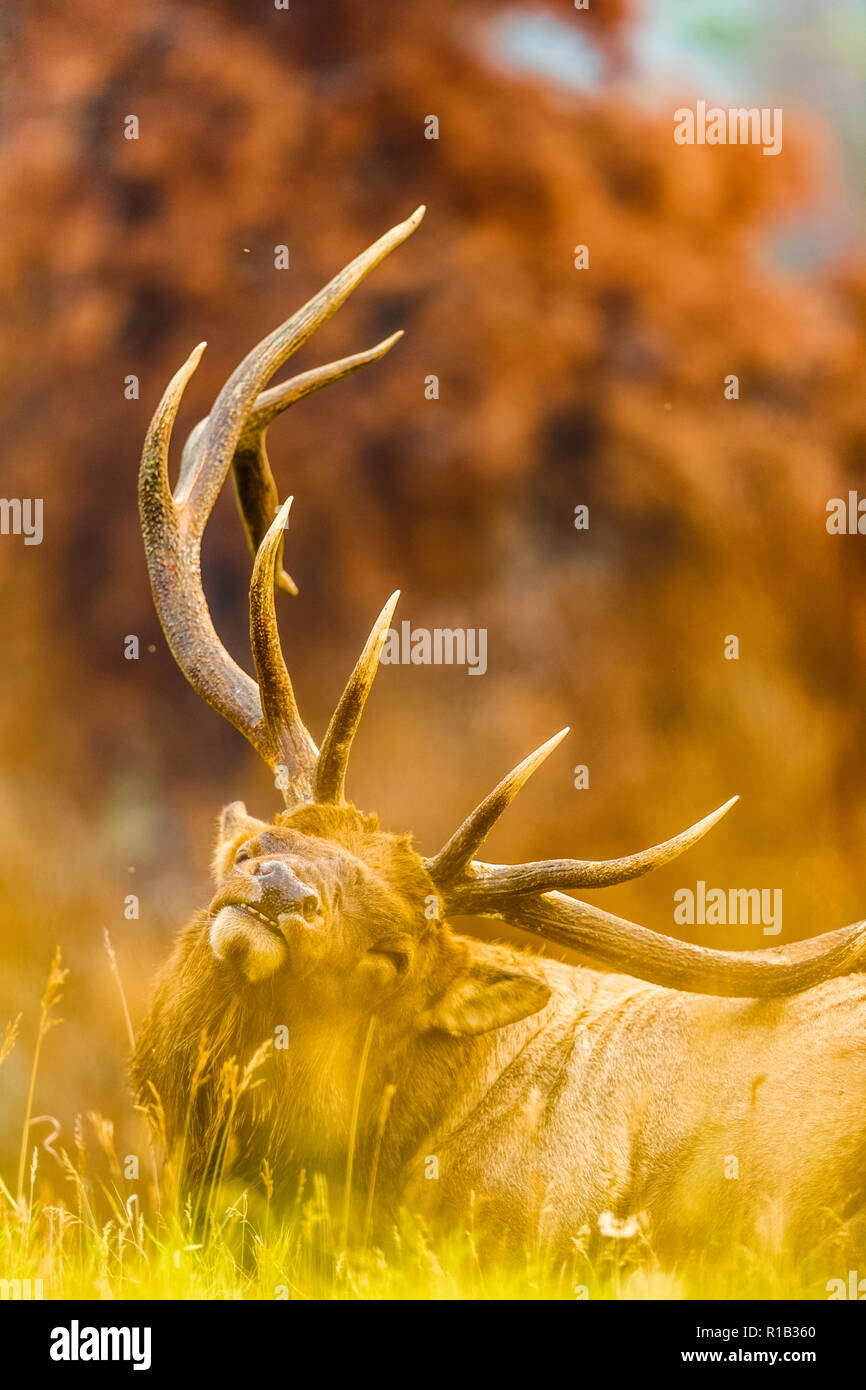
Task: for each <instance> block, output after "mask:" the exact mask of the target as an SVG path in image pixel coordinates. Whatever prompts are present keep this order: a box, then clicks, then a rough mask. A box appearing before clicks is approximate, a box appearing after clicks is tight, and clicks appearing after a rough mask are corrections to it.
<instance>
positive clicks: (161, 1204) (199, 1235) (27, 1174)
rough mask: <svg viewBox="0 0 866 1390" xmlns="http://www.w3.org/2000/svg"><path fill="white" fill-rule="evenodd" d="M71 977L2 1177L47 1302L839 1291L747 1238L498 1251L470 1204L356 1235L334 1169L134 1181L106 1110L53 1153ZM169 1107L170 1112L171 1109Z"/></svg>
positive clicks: (152, 1174) (245, 1079) (170, 1171)
mask: <svg viewBox="0 0 866 1390" xmlns="http://www.w3.org/2000/svg"><path fill="white" fill-rule="evenodd" d="M109 950H110V947H109ZM64 978H65V971H64V970H63V969H62V967H61V962H60V958H59V954H58V955H57V956H56V957H55V960H54V962H53V965H52V968H51V972H50V975H49V979H48V983H47V985H46V989H45V992H44V994H43V998H42V1006H41V1012H40V1020H39V1027H38V1030H37V1034H36V1041H35V1046H34V1052H33V1058H32V1064H31V1066H30V1081H29V1087H28V1094H27V1099H26V1108H25V1113H24V1115H23V1117H22V1138H21V1145H20V1152H19V1159H18V1164H17V1173H16V1175H15V1178H14V1179H13V1178H12V1176H11V1174H8V1175H7V1174H0V1279H21V1280H26V1279H30V1280H31V1281H32V1280H36V1279H41V1280H42V1291H43V1296H44V1297H45V1298H47V1299H54V1298H66V1299H114V1298H131V1299H271V1300H272V1299H278V1298H283V1299H423V1300H438V1299H515V1300H524V1299H530V1300H532V1299H570V1300H573V1299H576V1298H580V1299H583V1298H590V1299H598V1298H602V1299H611V1298H613V1299H628V1298H653V1299H689V1298H709V1299H731V1298H737V1299H740V1298H759V1297H761V1298H826V1297H827V1293H826V1288H825V1284H824V1280H825V1279H826V1273H825V1274H824V1275H823V1276H821V1277H820V1278H815V1277H810V1275H809V1274H808V1272H807V1271H806V1270H805V1269H803V1268H800V1267H798V1265H797V1264H796V1263H795V1262H794V1261H793V1260H791V1259H790V1258H788V1257H785V1256H782V1255H780V1254H778V1253H774V1252H767V1251H764V1252H756V1251H753V1250H751V1251H750V1250H748V1249H746V1248H744V1247H737V1248H736V1249H731V1250H730V1251H729V1252H728V1253H727V1255H726V1257H725V1258H724V1259H723V1260H720V1259H718V1258H717V1257H715V1256H714V1257H710V1256H708V1255H706V1254H704V1253H702V1252H700V1251H698V1252H691V1253H690V1255H689V1257H688V1258H687V1259H685V1260H683V1261H682V1262H681V1263H680V1264H679V1265H677V1266H675V1267H674V1268H673V1269H671V1268H663V1267H662V1266H661V1264H660V1263H659V1262H658V1261H657V1260H656V1259H655V1257H654V1254H653V1251H652V1249H651V1248H649V1247H648V1245H647V1243H646V1242H645V1241H641V1240H640V1239H638V1240H631V1241H629V1242H628V1243H627V1244H625V1243H623V1242H621V1241H619V1240H618V1239H617V1238H615V1237H611V1238H610V1239H609V1240H607V1241H605V1242H603V1248H602V1253H601V1255H600V1256H596V1257H595V1259H594V1261H593V1262H591V1261H590V1260H589V1259H588V1258H587V1257H586V1255H585V1251H584V1248H583V1247H584V1243H585V1241H586V1237H587V1234H588V1233H587V1232H581V1233H579V1234H578V1235H577V1236H576V1238H575V1240H574V1242H573V1249H572V1250H571V1252H569V1253H566V1254H565V1255H563V1254H562V1252H561V1251H556V1252H554V1251H553V1250H552V1249H549V1248H545V1247H543V1246H540V1247H538V1248H535V1249H532V1250H528V1251H526V1252H524V1253H523V1255H521V1256H520V1257H517V1258H514V1257H512V1258H511V1259H510V1260H508V1261H504V1260H502V1259H499V1260H493V1259H491V1258H489V1257H487V1256H486V1255H485V1254H484V1248H485V1247H484V1242H483V1241H482V1240H480V1239H479V1238H478V1236H477V1233H476V1231H475V1230H474V1228H473V1222H472V1213H471V1212H467V1216H466V1221H465V1224H464V1228H463V1229H462V1230H459V1231H458V1232H456V1233H455V1234H454V1235H452V1236H451V1237H450V1238H449V1239H447V1240H434V1239H433V1238H432V1236H431V1235H430V1233H429V1231H427V1230H426V1229H425V1227H424V1225H423V1223H422V1222H420V1221H419V1220H417V1219H415V1218H413V1217H412V1216H411V1215H410V1214H408V1213H406V1214H404V1215H403V1216H402V1217H401V1218H400V1220H399V1221H398V1222H397V1223H395V1224H393V1225H392V1226H391V1228H390V1229H389V1230H388V1231H387V1232H386V1233H385V1234H384V1235H383V1236H380V1237H379V1238H378V1241H379V1243H373V1242H372V1241H369V1240H368V1241H367V1242H366V1243H364V1242H360V1243H357V1244H351V1243H349V1242H348V1241H347V1240H346V1238H345V1235H344V1232H345V1229H346V1217H345V1209H344V1207H343V1202H342V1199H337V1200H331V1196H330V1194H329V1193H328V1190H327V1185H326V1183H325V1181H324V1180H323V1179H322V1178H321V1177H319V1176H317V1175H308V1176H307V1177H305V1178H303V1179H302V1181H301V1183H300V1185H299V1189H298V1191H297V1193H296V1194H295V1198H294V1200H293V1201H292V1202H290V1203H289V1204H288V1205H285V1204H281V1205H280V1206H279V1208H277V1206H276V1205H275V1204H273V1202H272V1200H271V1196H270V1194H271V1192H272V1190H273V1185H272V1182H271V1175H270V1172H269V1170H268V1168H267V1165H266V1164H265V1165H264V1166H263V1171H262V1173H261V1183H260V1184H257V1185H256V1188H255V1189H253V1190H244V1189H243V1188H242V1187H240V1186H238V1185H237V1184H235V1183H231V1182H227V1181H225V1180H222V1179H217V1180H214V1181H209V1182H207V1183H204V1184H202V1185H201V1186H200V1187H198V1188H195V1189H192V1190H190V1189H187V1188H184V1187H183V1185H182V1184H181V1183H180V1181H179V1179H178V1176H177V1170H176V1168H173V1167H172V1166H170V1165H163V1166H162V1167H158V1166H157V1163H156V1160H155V1159H154V1160H153V1164H152V1167H148V1163H149V1162H150V1160H147V1161H144V1160H143V1161H142V1169H143V1170H145V1171H142V1172H141V1173H140V1174H139V1175H138V1176H137V1177H135V1176H134V1175H130V1174H127V1173H126V1172H125V1171H124V1170H125V1165H126V1164H127V1163H128V1160H121V1159H120V1158H119V1157H118V1155H117V1153H116V1152H115V1147H114V1126H113V1124H112V1123H111V1121H109V1120H107V1119H106V1118H104V1117H103V1116H101V1115H98V1114H95V1113H92V1112H91V1113H90V1114H89V1115H88V1120H87V1125H86V1126H85V1125H83V1124H79V1125H77V1126H76V1130H75V1135H74V1153H72V1154H70V1153H68V1152H67V1150H66V1149H64V1148H62V1147H60V1146H59V1145H56V1146H55V1144H53V1143H52V1141H51V1139H50V1137H49V1139H48V1140H47V1141H43V1144H42V1149H41V1150H40V1149H39V1148H38V1147H34V1146H33V1139H32V1135H31V1128H30V1122H31V1118H32V1113H33V1102H34V1095H35V1093H36V1089H37V1082H38V1069H39V1061H40V1054H41V1050H42V1043H43V1040H44V1038H45V1036H46V1034H47V1032H48V1031H49V1030H50V1029H51V1028H52V1027H53V1026H54V1024H55V1022H57V1019H56V1014H55V1010H56V1006H57V1003H58V1001H59V998H60V994H61V990H62V987H63V982H64ZM119 983H120V981H119V977H118V984H119ZM16 1044H17V1025H16V1024H10V1025H9V1026H8V1027H7V1028H6V1030H5V1035H4V1034H3V1033H0V1065H2V1063H3V1061H4V1059H5V1058H6V1057H7V1056H8V1054H9V1053H10V1052H11V1050H12V1048H13V1047H15V1046H16ZM253 1074H254V1066H250V1067H248V1068H247V1069H246V1071H245V1072H239V1071H238V1069H236V1068H235V1069H234V1070H233V1072H232V1075H231V1077H230V1078H229V1080H230V1085H229V1086H228V1088H227V1093H226V1094H227V1105H228V1107H229V1110H230V1108H231V1106H233V1105H235V1104H236V1102H237V1099H238V1096H239V1095H240V1094H241V1093H242V1090H243V1088H244V1087H246V1086H247V1085H249V1084H252V1077H253ZM155 1112H156V1115H157V1120H158V1105H156V1106H155ZM142 1123H144V1121H143V1120H142ZM157 1128H158V1124H157ZM142 1151H143V1150H142ZM347 1157H348V1156H347ZM217 1166H218V1165H217ZM348 1166H349V1168H350V1169H351V1160H350V1159H349V1164H348ZM362 1195H363V1194H362ZM837 1272H838V1273H840V1274H841V1275H843V1276H844V1275H845V1273H846V1271H845V1269H844V1268H841V1267H840V1269H839V1270H838V1271H837Z"/></svg>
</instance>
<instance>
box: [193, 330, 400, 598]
mask: <svg viewBox="0 0 866 1390" xmlns="http://www.w3.org/2000/svg"><path fill="white" fill-rule="evenodd" d="M402 337H403V330H402V329H399V330H398V331H397V332H396V333H392V334H391V336H390V337H389V338H385V339H384V340H383V341H382V342H381V343H377V344H376V346H375V347H372V348H367V349H366V351H364V352H356V353H353V354H352V356H351V357H341V358H340V359H339V361H336V362H326V363H325V364H324V365H323V366H321V367H314V368H313V369H312V370H311V371H308V372H301V373H300V375H298V376H293V377H291V379H290V380H289V381H284V382H281V383H280V385H279V386H272V387H270V388H269V390H267V391H263V392H262V393H261V395H260V396H258V397H257V398H256V401H255V403H254V405H253V407H252V410H251V411H250V414H249V418H248V420H247V422H246V425H245V426H244V431H243V434H242V435H241V437H240V439H239V440H238V444H237V448H236V449H235V452H234V457H233V459H232V476H233V478H234V484H235V495H236V498H237V504H238V511H239V512H240V516H241V521H242V523H243V527H244V531H245V533H246V537H247V541H248V543H249V547H250V554H251V555H252V556H253V558H255V555H256V552H257V550H258V548H259V546H260V545H261V543H262V540H263V539H264V536H265V533H266V531H267V529H268V527H269V526H270V524H271V521H272V520H273V518H274V515H275V514H276V511H277V508H278V506H279V493H278V491H277V485H276V482H275V481H274V476H273V473H272V472H271V465H270V462H269V460H268V454H267V448H266V446H265V436H266V434H267V430H268V427H269V425H271V424H273V422H274V420H275V419H276V418H277V417H278V416H279V415H281V414H282V413H283V411H285V410H288V408H289V406H292V405H295V404H296V402H297V401H300V400H303V399H304V397H305V396H310V395H312V394H313V392H314V391H320V390H321V389H322V387H323V386H330V385H332V384H333V383H334V382H337V381H342V379H343V378H344V377H347V376H351V375H352V373H353V372H357V371H359V370H360V368H361V367H367V366H369V365H370V363H371V362H379V361H381V359H382V358H383V357H384V356H385V355H386V353H388V352H390V351H391V348H392V347H393V346H394V344H395V343H397V342H399V340H400V339H401V338H402ZM206 424H207V417H205V418H204V419H203V420H199V422H198V424H197V425H196V426H195V428H194V429H192V430H191V431H190V434H189V436H188V438H187V441H186V443H185V444H184V446H183V454H182V456H181V461H180V474H179V476H178V489H179V490H180V489H182V488H183V487H184V485H185V484H186V482H187V480H188V479H189V478H190V477H191V475H192V474H193V473H194V471H195V470H196V468H197V467H198V465H199V457H200V452H201V440H202V435H203V433H204V429H205V426H206ZM275 582H276V586H277V588H278V589H281V590H282V591H283V593H287V594H297V592H298V588H297V585H296V584H295V581H294V580H293V579H292V577H291V575H289V574H287V573H286V572H285V570H284V569H283V568H282V546H280V548H279V553H278V555H277V561H276V580H275Z"/></svg>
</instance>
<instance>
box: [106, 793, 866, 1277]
mask: <svg viewBox="0 0 866 1390" xmlns="http://www.w3.org/2000/svg"><path fill="white" fill-rule="evenodd" d="M241 846H243V847H244V849H245V850H248V849H250V848H251V849H252V850H253V851H257V852H258V857H259V858H261V856H262V855H267V856H268V857H269V858H273V857H274V856H275V855H280V856H282V857H284V858H285V859H286V860H287V861H288V862H290V863H291V865H292V868H293V870H294V871H295V872H296V873H298V875H299V876H301V877H303V878H304V880H305V881H306V882H311V883H313V884H314V885H315V887H316V889H317V891H318V893H319V895H320V897H321V899H322V903H323V912H324V919H323V934H322V937H321V939H320V940H319V941H318V943H317V949H316V950H313V949H311V948H309V947H305V948H304V950H303V951H301V952H300V953H299V954H298V955H297V956H292V957H291V958H290V959H289V960H288V961H287V962H286V963H285V964H284V965H282V966H281V967H280V968H279V969H277V970H276V971H275V972H274V973H273V975H272V976H271V977H269V978H268V979H266V980H262V981H260V982H258V983H254V984H250V983H249V982H248V981H247V980H246V979H245V978H244V975H243V972H242V970H241V969H240V968H239V965H238V962H237V961H235V960H223V961H221V960H218V959H217V958H216V957H215V955H214V953H213V951H212V949H211V946H210V943H209V936H208V933H209V929H210V924H211V923H212V921H213V918H214V914H215V912H216V911H217V910H218V908H219V905H220V903H221V902H223V901H224V900H225V898H226V896H227V895H228V896H229V897H231V896H232V895H234V896H235V898H236V897H237V894H238V892H239V891H249V884H250V883H251V882H252V880H251V879H250V878H249V873H248V870H247V868H246V865H241V866H239V867H235V866H234V863H233V861H234V855H235V854H236V852H237V851H238V850H239V848H240V847H241ZM250 862H255V855H254V858H253V860H252V861H250V860H248V861H246V863H247V864H248V863H250ZM215 877H216V880H217V893H216V897H215V899H214V903H213V904H212V905H211V908H209V909H208V910H206V911H204V912H200V913H198V914H197V915H196V916H195V917H194V918H193V920H192V921H191V922H190V923H189V924H188V925H187V926H186V927H185V928H184V930H183V931H182V933H181V935H180V937H179V939H178V941H177V943H176V945H175V948H174V951H173V953H172V956H171V958H170V960H169V961H168V963H167V965H166V966H165V967H164V969H163V970H162V972H161V974H160V976H159V980H158V982H157V987H156V991H155V994H154V998H153V1003H152V1006H151V1009H150V1012H149V1015H148V1017H147V1019H146V1021H145V1024H144V1026H143V1028H142V1030H141V1032H140V1035H139V1041H138V1046H137V1048H136V1052H135V1057H134V1064H133V1070H134V1077H135V1082H136V1086H137V1088H138V1091H139V1095H140V1096H141V1098H142V1099H143V1100H145V1101H147V1099H148V1098H149V1097H152V1094H153V1092H152V1090H151V1089H150V1088H151V1086H152V1087H153V1088H154V1089H155V1091H156V1092H157V1093H158V1094H159V1097H160V1100H161V1103H162V1106H163V1108H164V1111H165V1116H166V1125H167V1132H168V1139H169V1142H170V1143H171V1144H172V1146H174V1147H179V1148H182V1149H183V1163H184V1167H185V1170H186V1172H187V1173H188V1174H189V1175H190V1176H192V1177H195V1176H200V1175H201V1174H203V1173H204V1172H205V1171H206V1170H207V1168H208V1166H209V1155H213V1153H214V1152H215V1143H216V1139H217V1136H218V1135H219V1134H220V1133H221V1131H222V1129H223V1128H224V1126H225V1120H226V1113H227V1110H226V1105H225V1104H223V1103H221V1101H220V1094H221V1085H222V1084H223V1082H224V1076H223V1082H221V1079H220V1078H221V1073H222V1070H223V1068H224V1067H225V1066H226V1064H227V1063H230V1061H231V1059H237V1061H238V1062H239V1064H240V1065H241V1067H243V1066H244V1065H246V1064H247V1063H248V1062H249V1060H250V1058H251V1057H252V1056H253V1055H254V1054H255V1053H256V1050H257V1049H258V1048H260V1047H261V1045H262V1044H265V1045H266V1048H265V1055H264V1061H263V1062H262V1065H261V1068H260V1070H259V1071H258V1072H257V1073H256V1079H257V1080H258V1082H259V1084H258V1085H255V1086H253V1087H251V1088H249V1089H247V1090H246V1091H245V1092H244V1093H243V1094H242V1095H240V1097H239V1098H238V1099H237V1101H236V1104H235V1108H234V1111H233V1114H232V1117H231V1125H230V1128H231V1135H230V1141H231V1147H230V1156H231V1158H230V1166H231V1169H232V1171H234V1172H235V1173H237V1174H238V1175H240V1176H241V1177H243V1178H245V1179H250V1178H253V1177H254V1176H255V1175H256V1173H257V1172H258V1171H259V1169H260V1167H261V1163H262V1160H263V1159H265V1158H266V1159H267V1160H268V1162H269V1164H270V1167H271V1169H272V1171H273V1173H274V1175H275V1179H276V1182H277V1186H278V1188H282V1189H287V1190H289V1191H293V1190H294V1185H295V1183H296V1182H297V1180H298V1175H299V1173H300V1171H301V1169H304V1170H306V1171H307V1172H308V1173H309V1172H310V1171H311V1170H315V1171H320V1172H322V1173H324V1174H325V1175H326V1176H327V1178H328V1180H329V1183H331V1184H333V1185H334V1186H335V1187H337V1188H339V1186H340V1184H341V1183H342V1181H343V1179H344V1176H345V1172H346V1162H347V1153H348V1149H349V1134H350V1118H351V1114H352V1108H353V1101H354V1097H355V1093H356V1087H357V1085H358V1079H359V1067H360V1060H361V1056H362V1052H363V1049H364V1042H365V1038H366V1037H367V1033H368V1029H369V1027H370V1020H371V1017H372V1016H373V1015H374V1014H375V1024H374V1026H373V1033H372V1038H371V1043H370V1048H369V1056H368V1060H367V1065H366V1071H365V1074H364V1077H363V1085H362V1088H361V1095H360V1111H359V1124H358V1132H357V1139H356V1145H355V1153H354V1173H355V1177H356V1182H357V1189H358V1190H359V1191H361V1192H366V1190H367V1185H368V1182H369V1177H370V1171H371V1165H372V1162H373V1155H374V1152H375V1149H376V1135H377V1131H378V1128H379V1124H380V1120H381V1114H382V1101H383V1096H384V1095H385V1093H386V1088H389V1087H393V1088H394V1090H393V1099H392V1102H391V1104H390V1109H389V1111H388V1115H387V1123H386V1125H385V1128H384V1137H383V1141H382V1144H381V1154H380V1158H379V1169H378V1177H377V1192H378V1195H379V1199H380V1207H381V1209H382V1210H383V1211H386V1212H387V1211H389V1210H390V1211H393V1210H394V1209H395V1208H396V1207H397V1206H398V1205H399V1204H400V1203H406V1204H408V1206H409V1207H410V1208H411V1209H413V1210H416V1211H422V1212H426V1213H427V1214H429V1216H430V1217H431V1218H432V1219H433V1220H434V1221H436V1222H439V1223H444V1224H450V1223H458V1224H459V1223H462V1222H465V1220H466V1219H467V1213H468V1212H469V1210H470V1208H472V1209H473V1210H474V1212H475V1213H476V1218H478V1219H480V1220H481V1221H482V1222H483V1223H484V1224H485V1226H486V1228H487V1229H488V1231H491V1230H492V1231H499V1232H500V1233H501V1234H502V1235H503V1237H504V1238H505V1239H506V1240H507V1241H508V1242H509V1243H518V1244H519V1243H520V1242H526V1241H528V1240H531V1239H534V1238H536V1237H537V1236H539V1235H541V1236H543V1237H544V1238H545V1239H550V1240H552V1241H553V1242H554V1243H557V1244H563V1245H567V1244H568V1243H569V1241H570V1240H571V1239H574V1238H577V1237H578V1236H579V1235H580V1233H581V1232H582V1231H583V1232H587V1231H588V1232H589V1233H590V1236H595V1235H597V1232H598V1229H599V1226H600V1225H601V1227H602V1228H604V1227H605V1223H608V1224H609V1223H610V1221H611V1220H614V1221H618V1222H623V1221H625V1220H626V1219H627V1218H637V1223H636V1224H637V1225H638V1226H640V1228H641V1229H642V1230H643V1231H644V1232H650V1233H651V1238H652V1240H653V1241H654V1243H655V1244H656V1245H657V1246H658V1247H659V1248H664V1247H665V1246H667V1247H669V1248H670V1249H672V1250H678V1251H682V1250H683V1249H684V1247H685V1248H688V1247H689V1246H690V1245H692V1244H694V1243H696V1242H698V1241H700V1242H701V1243H704V1242H707V1241H709V1240H711V1239H712V1236H713V1232H714V1231H715V1232H716V1234H718V1235H721V1236H724V1237H725V1238H730V1236H731V1232H732V1230H733V1229H734V1227H735V1226H736V1227H738V1228H741V1229H742V1231H743V1232H744V1233H745V1234H755V1233H758V1234H762V1235H768V1236H772V1237H773V1238H775V1237H777V1236H778V1235H779V1234H780V1233H781V1234H784V1235H787V1236H791V1237H795V1238H796V1237H798V1236H804V1235H805V1234H807V1233H810V1232H813V1231H814V1229H815V1228H816V1226H820V1225H821V1224H822V1222H823V1220H824V1217H825V1216H826V1214H827V1212H828V1211H829V1212H834V1213H835V1214H836V1215H837V1216H840V1217H841V1216H844V1217H846V1218H855V1222H854V1224H855V1226H856V1225H857V1224H858V1223H859V1222H860V1221H861V1220H862V1217H861V1216H860V1212H861V1210H862V1207H863V1204H864V1196H866V1193H864V1177H863V1171H864V1169H863V1158H864V1139H866V1114H864V1107H863V1096H864V1094H866V1038H864V1035H863V1019H864V1016H866V979H864V977H863V976H862V975H855V976H852V977H848V978H843V979H838V980H832V981H829V982H828V983H826V984H824V985H821V986H818V987H817V988H815V989H812V990H809V991H807V992H805V993H803V994H801V995H797V996H795V997H792V998H788V999H781V1000H777V1001H749V1000H737V999H717V998H708V997H703V996H698V995H693V994H682V993H679V992H676V991H672V990H667V989H663V988H660V987H657V986H654V985H648V984H643V983H639V982H638V981H635V980H631V979H628V978H626V977H623V976H617V975H603V974H599V973H597V972H595V971H591V970H584V969H578V968H574V967H570V966H567V965H564V964H558V963H556V962H553V961H549V960H545V959H542V958H540V957H537V956H534V955H530V954H527V953H524V952H520V951H516V950H512V949H507V948H505V947H502V946H493V945H487V944H483V943H481V942H479V941H474V940H471V939H468V938H464V937H459V936H456V935H455V934H454V933H452V931H451V930H450V928H449V927H448V926H447V925H445V924H444V923H441V922H439V921H437V920H435V919H431V918H430V917H429V916H428V915H425V908H426V907H427V905H428V904H429V903H430V901H431V900H432V899H433V898H434V896H435V890H434V887H433V884H432V881H431V880H430V878H429V876H428V874H427V872H426V870H425V868H424V866H423V863H422V861H421V859H420V858H419V857H418V855H417V854H416V853H415V851H414V850H413V848H412V846H411V843H410V841H409V839H408V838H406V837H402V836H393V835H389V834H385V833H384V832H382V831H381V830H380V829H379V827H378V822H377V821H376V819H375V818H374V817H369V816H362V815H361V814H360V813H359V812H357V811H356V810H355V809H354V808H352V807H320V806H302V807H301V808H299V809H298V810H295V811H291V812H287V813H285V814H283V815H281V816H279V817H278V820H277V824H275V825H273V826H267V825H265V824H264V823H263V822H260V821H255V820H252V819H251V818H249V817H247V816H246V813H245V812H244V811H243V810H242V808H241V809H240V810H239V809H238V805H237V804H236V805H235V806H234V807H231V808H229V811H228V812H227V813H226V814H225V818H224V823H223V826H222V828H221V831H220V836H219V840H218V844H217V849H216V854H215ZM239 885H240V887H239ZM297 962H300V968H299V969H297V970H296V969H295V968H294V966H295V964H296V963H297ZM281 1026H287V1027H288V1030H289V1046H288V1048H287V1049H285V1050H279V1049H276V1048H274V1047H273V1045H272V1040H273V1038H274V1036H275V1033H274V1030H275V1029H278V1028H280V1027H281ZM203 1040H205V1041H206V1047H207V1060H206V1061H203V1060H202V1055H203V1054H202V1042H203ZM431 1157H432V1158H435V1159H436V1160H437V1161H438V1176H437V1177H431V1176H430V1169H431V1165H430V1163H429V1159H430V1158H431ZM732 1160H733V1161H735V1167H736V1168H737V1170H738V1174H737V1176H736V1177H732V1176H731V1163H732ZM210 1161H211V1162H212V1158H211V1160H210Z"/></svg>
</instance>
